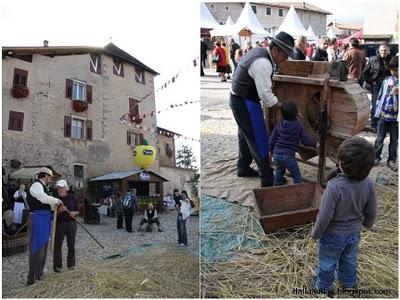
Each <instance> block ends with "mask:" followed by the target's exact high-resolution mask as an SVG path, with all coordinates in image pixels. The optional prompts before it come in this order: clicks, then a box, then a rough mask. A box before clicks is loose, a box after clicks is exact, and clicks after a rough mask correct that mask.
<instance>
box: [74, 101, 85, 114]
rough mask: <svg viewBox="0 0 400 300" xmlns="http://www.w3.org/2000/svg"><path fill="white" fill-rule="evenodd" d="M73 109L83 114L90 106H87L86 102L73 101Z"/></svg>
mask: <svg viewBox="0 0 400 300" xmlns="http://www.w3.org/2000/svg"><path fill="white" fill-rule="evenodd" d="M72 108H73V109H74V110H75V111H76V112H83V111H85V110H87V108H88V104H87V102H85V101H81V100H73V101H72Z"/></svg>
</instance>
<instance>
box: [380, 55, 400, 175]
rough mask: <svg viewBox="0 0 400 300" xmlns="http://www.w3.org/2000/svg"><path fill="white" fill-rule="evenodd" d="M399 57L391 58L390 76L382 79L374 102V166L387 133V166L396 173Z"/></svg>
mask: <svg viewBox="0 0 400 300" xmlns="http://www.w3.org/2000/svg"><path fill="white" fill-rule="evenodd" d="M398 64H399V57H398V56H395V57H393V58H392V59H391V60H390V62H389V70H390V73H391V74H392V75H391V76H388V77H386V78H385V79H384V81H383V82H382V87H381V89H380V91H379V94H378V98H377V101H376V110H375V118H376V119H378V125H377V137H376V140H375V151H376V154H375V165H378V164H379V162H380V160H381V154H382V149H383V141H384V140H385V137H386V134H387V133H389V136H390V143H389V157H388V160H387V165H388V167H389V168H390V169H392V170H393V171H397V163H396V160H397V140H398V137H399V133H398V124H399V123H398V117H399V115H398V111H399V69H398Z"/></svg>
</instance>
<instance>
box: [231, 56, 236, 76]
mask: <svg viewBox="0 0 400 300" xmlns="http://www.w3.org/2000/svg"><path fill="white" fill-rule="evenodd" d="M231 61H232V63H233V67H234V68H235V70H233V73H234V74H235V71H236V68H237V62H236V60H235V59H234V58H231Z"/></svg>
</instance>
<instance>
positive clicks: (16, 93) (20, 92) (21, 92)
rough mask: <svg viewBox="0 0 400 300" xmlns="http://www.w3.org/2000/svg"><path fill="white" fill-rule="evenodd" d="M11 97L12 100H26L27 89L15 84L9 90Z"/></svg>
mask: <svg viewBox="0 0 400 300" xmlns="http://www.w3.org/2000/svg"><path fill="white" fill-rule="evenodd" d="M11 95H12V96H13V97H14V98H26V97H28V96H29V88H28V87H27V86H25V85H22V84H16V85H14V86H13V88H12V89H11Z"/></svg>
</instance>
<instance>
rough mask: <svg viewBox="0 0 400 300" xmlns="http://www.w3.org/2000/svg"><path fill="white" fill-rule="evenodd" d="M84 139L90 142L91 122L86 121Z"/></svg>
mask: <svg viewBox="0 0 400 300" xmlns="http://www.w3.org/2000/svg"><path fill="white" fill-rule="evenodd" d="M86 139H87V140H89V141H91V140H92V121H91V120H86Z"/></svg>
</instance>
